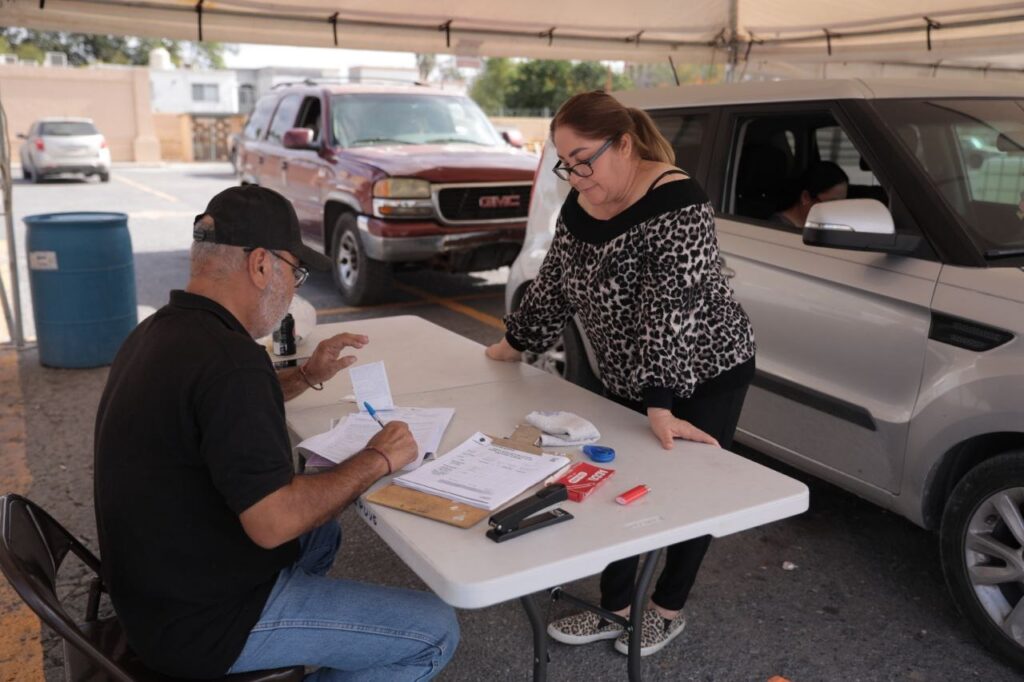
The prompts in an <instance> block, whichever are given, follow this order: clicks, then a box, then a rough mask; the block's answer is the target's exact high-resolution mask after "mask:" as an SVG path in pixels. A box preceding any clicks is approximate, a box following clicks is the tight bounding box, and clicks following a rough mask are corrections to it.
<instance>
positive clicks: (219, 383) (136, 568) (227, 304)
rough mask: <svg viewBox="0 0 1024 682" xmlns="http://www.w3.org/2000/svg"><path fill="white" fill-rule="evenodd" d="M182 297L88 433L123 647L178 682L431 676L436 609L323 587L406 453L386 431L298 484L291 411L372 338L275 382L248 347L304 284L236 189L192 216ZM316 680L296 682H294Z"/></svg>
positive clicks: (337, 583) (140, 339) (131, 346)
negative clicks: (368, 504)
mask: <svg viewBox="0 0 1024 682" xmlns="http://www.w3.org/2000/svg"><path fill="white" fill-rule="evenodd" d="M193 238H194V243H193V246H192V254H191V269H192V272H191V277H190V279H189V283H188V286H187V287H186V289H185V290H184V291H173V292H171V300H170V303H169V304H168V305H166V306H164V307H163V308H161V309H160V310H158V311H157V312H156V313H155V314H153V315H152V316H151V317H149V318H148V319H146V320H144V321H143V322H142V323H141V324H139V326H138V327H137V328H136V329H135V331H134V332H132V334H131V335H130V336H129V337H128V339H127V340H126V341H125V342H124V345H123V346H122V347H121V349H120V351H119V352H118V355H117V357H116V358H115V360H114V364H113V366H112V367H111V370H110V376H109V378H108V380H107V385H106V388H105V389H104V392H103V397H102V399H101V402H100V407H99V412H98V415H97V419H96V439H95V448H96V450H95V467H94V469H95V490H94V492H95V500H96V520H97V527H98V530H99V542H100V551H101V556H102V557H103V573H104V575H103V579H104V583H105V585H106V587H107V589H108V590H109V592H110V596H111V600H112V602H113V604H114V608H115V609H116V611H117V613H118V616H119V619H120V621H121V623H122V625H123V627H124V629H125V633H126V635H127V637H128V641H129V643H130V644H131V646H132V648H133V650H134V651H135V652H136V653H137V654H138V655H139V656H140V657H141V658H142V660H143V661H144V662H145V663H146V664H147V665H149V666H150V667H152V668H153V669H155V670H157V671H159V672H162V673H164V674H167V675H170V676H175V677H185V678H211V677H218V676H222V675H225V674H227V673H229V672H230V673H238V672H244V671H248V670H260V669H268V668H277V667H284V666H293V665H311V666H319V667H320V669H319V671H318V672H317V673H315V677H314V679H317V680H335V679H339V680H340V679H357V678H361V677H366V678H373V679H388V680H405V679H408V680H414V679H415V680H425V679H429V678H431V677H433V676H434V675H435V674H436V673H437V672H439V671H440V670H441V668H443V667H444V665H445V664H446V663H447V662H448V660H449V659H450V658H451V656H452V654H453V653H454V650H455V647H456V645H457V643H458V636H459V635H458V622H457V621H456V619H455V614H454V612H453V611H452V609H451V608H450V607H448V606H446V605H445V604H444V603H443V602H441V601H440V600H439V599H437V597H435V596H434V595H431V594H428V593H424V592H415V591H411V590H399V589H394V588H384V587H378V586H372V585H365V584H361V583H355V582H352V581H343V580H336V579H331V578H328V577H326V573H327V571H328V569H329V568H330V566H331V564H332V563H333V560H334V556H335V553H336V552H337V550H338V547H339V545H340V541H341V534H340V528H339V527H338V524H337V520H336V516H337V515H338V513H339V512H340V511H341V510H342V509H344V508H345V507H346V506H348V505H349V504H350V503H351V502H352V501H353V500H355V499H356V498H358V496H359V495H360V494H362V493H363V492H364V491H365V490H366V489H367V488H369V487H370V485H372V484H373V483H374V482H375V481H377V480H378V479H379V478H381V477H382V476H384V475H387V474H389V473H391V472H393V471H395V470H397V469H399V468H401V467H402V466H404V465H405V464H407V463H408V462H410V461H412V460H413V459H414V458H415V456H416V443H415V441H414V440H413V438H412V435H411V433H410V432H409V429H408V426H407V425H405V424H403V423H401V422H390V423H389V424H387V425H386V426H385V427H384V429H383V430H381V431H380V433H378V434H376V435H375V436H374V437H373V438H372V439H371V440H370V442H369V443H367V446H366V448H364V449H363V450H361V451H360V452H359V453H357V454H356V455H355V456H353V457H352V458H350V459H348V460H346V461H345V462H343V463H341V464H339V465H337V466H335V467H334V468H332V469H330V470H329V471H326V472H324V473H321V474H317V475H315V476H310V475H296V474H294V473H293V470H292V466H291V455H290V451H291V446H290V442H289V439H288V434H287V430H286V427H285V419H284V401H285V400H287V399H289V398H291V397H294V396H295V395H298V394H299V393H301V392H302V391H303V390H305V389H306V388H308V387H310V386H315V385H316V384H319V383H320V382H323V381H327V380H329V379H330V378H332V377H333V376H334V375H335V374H336V373H337V372H338V371H339V370H340V369H342V368H344V367H347V366H348V365H350V364H351V363H352V362H354V360H355V358H353V357H351V356H347V357H341V356H340V354H341V352H342V349H343V348H345V347H355V348H361V347H362V346H363V345H364V344H366V343H367V342H368V341H369V340H368V339H367V338H366V337H365V336H360V335H357V334H339V335H337V336H335V337H333V338H331V339H327V340H326V341H323V342H322V343H320V344H319V345H318V346H317V348H316V350H315V351H314V352H313V354H312V356H311V357H310V359H309V361H308V362H306V363H305V364H304V365H302V366H300V367H298V368H296V369H290V370H285V371H283V372H281V373H280V374H276V373H275V372H274V369H273V366H272V365H271V362H270V358H269V357H268V355H267V353H266V351H265V350H264V349H263V347H261V346H260V345H258V344H257V343H255V342H254V339H256V338H259V337H262V336H265V335H266V334H268V333H269V332H270V331H271V330H272V329H273V327H274V326H276V324H277V323H278V321H279V320H280V319H281V318H282V317H283V316H284V314H285V312H286V311H287V309H288V305H289V303H290V302H291V298H292V296H293V294H294V293H295V289H296V288H298V287H299V286H300V285H301V284H302V283H303V282H304V281H305V279H306V277H307V275H308V268H315V269H326V268H328V267H329V266H330V262H329V261H328V259H326V258H325V257H324V256H322V255H321V254H319V253H317V252H315V251H313V250H312V249H309V248H308V247H306V246H304V245H303V244H302V241H301V238H300V235H299V223H298V220H297V218H296V216H295V211H294V209H293V208H292V206H291V204H290V203H289V202H288V200H287V199H285V198H284V197H282V196H281V195H280V194H277V193H276V192H273V191H271V190H268V189H264V188H261V187H256V186H243V187H232V188H230V189H227V190H225V191H223V192H221V193H220V194H218V195H217V196H215V197H214V198H213V199H212V200H211V201H210V203H209V205H208V206H207V208H206V211H205V212H204V213H202V214H200V215H198V216H196V221H195V225H194V231H193ZM307 679H309V678H307Z"/></svg>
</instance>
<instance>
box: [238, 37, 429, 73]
mask: <svg viewBox="0 0 1024 682" xmlns="http://www.w3.org/2000/svg"><path fill="white" fill-rule="evenodd" d="M224 61H225V62H226V65H227V67H228V68H229V69H250V68H251V69H258V68H260V67H263V66H311V67H317V68H329V69H341V70H343V71H347V70H348V68H349V67H350V66H399V67H407V68H413V69H414V68H416V56H415V55H414V54H413V53H412V52H378V51H372V50H344V49H340V48H327V47H292V46H287V45H253V44H246V43H243V44H240V45H238V53H237V54H230V53H228V54H225V55H224Z"/></svg>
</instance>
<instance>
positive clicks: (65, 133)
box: [18, 118, 110, 182]
mask: <svg viewBox="0 0 1024 682" xmlns="http://www.w3.org/2000/svg"><path fill="white" fill-rule="evenodd" d="M18 138H19V139H22V140H24V141H25V142H24V143H22V145H21V151H20V154H21V175H22V177H23V178H25V179H26V180H32V181H33V182H42V181H43V180H45V179H46V178H48V177H53V176H55V175H61V174H64V173H80V174H83V175H85V176H86V177H88V176H90V175H98V176H99V178H100V180H101V181H102V182H110V149H109V148H108V147H107V140H106V138H105V137H103V135H101V134H100V131H98V130H97V129H96V125H95V124H94V123H93V122H92V120H91V119H88V118H44V119H40V120H38V121H36V122H35V123H33V124H32V127H31V128H29V131H28V134H21V133H19V134H18Z"/></svg>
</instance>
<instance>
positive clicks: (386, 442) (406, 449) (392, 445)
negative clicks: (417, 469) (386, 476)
mask: <svg viewBox="0 0 1024 682" xmlns="http://www.w3.org/2000/svg"><path fill="white" fill-rule="evenodd" d="M366 445H367V447H374V448H377V449H378V450H380V451H381V452H383V453H384V456H385V457H387V458H388V461H389V462H391V471H398V470H399V469H401V468H402V467H404V466H405V465H406V464H408V463H409V462H412V461H413V460H415V459H416V455H417V454H419V447H418V446H417V445H416V440H415V439H414V438H413V437H412V431H410V430H409V425H408V424H406V423H405V422H399V421H394V422H388V423H387V424H385V425H384V428H383V430H381V432H380V433H378V434H376V435H375V436H374V437H373V438H371V439H370V442H369V443H367V444H366Z"/></svg>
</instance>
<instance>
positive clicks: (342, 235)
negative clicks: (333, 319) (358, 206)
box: [331, 213, 391, 305]
mask: <svg viewBox="0 0 1024 682" xmlns="http://www.w3.org/2000/svg"><path fill="white" fill-rule="evenodd" d="M331 242H332V243H331V259H332V260H333V261H334V267H333V268H332V272H333V273H334V284H335V286H337V287H338V291H339V292H341V297H342V298H343V299H344V300H345V303H348V304H349V305H368V304H370V303H374V302H376V301H377V300H379V299H380V297H381V296H382V295H383V294H384V292H385V291H386V290H387V288H388V283H389V282H390V281H391V269H390V268H389V267H388V265H387V263H382V262H380V261H376V260H373V259H372V258H370V257H368V256H367V255H366V251H365V250H364V249H363V243H362V241H361V240H360V237H359V227H358V226H357V225H356V219H355V216H353V215H352V214H351V213H345V214H343V215H342V216H340V217H339V218H338V222H337V223H335V227H334V234H333V236H332V238H331Z"/></svg>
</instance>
